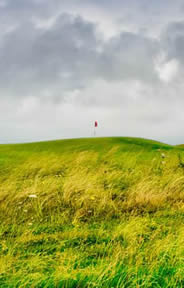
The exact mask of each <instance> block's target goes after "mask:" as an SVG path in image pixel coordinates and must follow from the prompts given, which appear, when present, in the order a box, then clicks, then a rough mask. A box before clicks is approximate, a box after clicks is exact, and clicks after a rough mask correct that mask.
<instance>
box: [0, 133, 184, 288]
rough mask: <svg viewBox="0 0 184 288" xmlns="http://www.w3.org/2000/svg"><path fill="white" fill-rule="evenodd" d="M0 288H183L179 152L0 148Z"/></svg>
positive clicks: (128, 142) (118, 144) (88, 142)
mask: <svg viewBox="0 0 184 288" xmlns="http://www.w3.org/2000/svg"><path fill="white" fill-rule="evenodd" d="M0 287H12V288H14V287H94V288H96V287H101V288H102V287H184V148H183V147H182V146H181V147H177V146H170V145H167V144H163V143H160V142H156V141H151V140H145V139H139V138H121V137H119V138H93V139H73V140H62V141H50V142H40V143H30V144H14V145H0Z"/></svg>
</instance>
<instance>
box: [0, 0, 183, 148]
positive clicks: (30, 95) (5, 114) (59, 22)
mask: <svg viewBox="0 0 184 288" xmlns="http://www.w3.org/2000/svg"><path fill="white" fill-rule="evenodd" d="M68 2H69V3H68ZM182 2H183V1H179V0H178V1H177V0H176V1H175V2H174V3H173V1H167V5H166V3H164V1H163V2H161V1H154V2H152V3H149V5H148V2H147V1H146V0H144V1H141V0H138V1H137V0H136V1H135V0H132V1H129V2H127V1H119V0H117V1H112V0H108V1H100V3H99V1H92V0H87V1H82V0H79V1H78V2H77V4H76V1H74V0H73V1H72V0H71V1H65V0H64V1H57V0H53V1H49V0H44V1H42V0H29V1H25V0H6V1H0V31H1V33H0V120H1V121H0V123H1V124H0V131H1V143H5V142H22V141H35V140H44V139H53V138H67V137H90V136H91V135H92V131H93V129H92V128H93V127H92V126H93V123H94V120H98V121H99V129H98V134H99V136H111V135H112V136H116V135H117V136H140V137H147V138H155V139H158V140H162V141H165V142H169V143H182V142H184V134H183V132H182V121H183V102H184V100H183V93H184V87H183V86H184V85H183V63H184V17H183V16H182V14H183V12H184V5H183V3H182Z"/></svg>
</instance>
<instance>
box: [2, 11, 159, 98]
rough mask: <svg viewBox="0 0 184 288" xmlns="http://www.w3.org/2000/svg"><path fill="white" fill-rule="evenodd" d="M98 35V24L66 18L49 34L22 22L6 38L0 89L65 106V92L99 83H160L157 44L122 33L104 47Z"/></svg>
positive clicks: (147, 39)
mask: <svg viewBox="0 0 184 288" xmlns="http://www.w3.org/2000/svg"><path fill="white" fill-rule="evenodd" d="M97 35H98V34H97V26H96V25H95V24H93V23H90V22H87V21H85V20H84V19H82V18H81V17H74V16H71V15H69V14H62V15H61V16H60V17H58V18H57V21H56V22H55V23H54V24H53V25H52V26H51V27H50V28H49V29H38V28H36V27H35V26H34V24H33V23H32V22H24V25H21V26H18V27H17V29H15V30H13V31H12V32H10V33H8V34H6V35H5V36H4V38H3V43H2V45H1V50H0V75H1V76H0V85H1V89H2V90H3V92H4V94H6V93H7V95H8V96H13V97H16V96H26V95H37V96H38V97H41V96H44V94H45V93H46V94H47V96H48V97H50V98H51V99H52V98H53V100H54V99H55V97H56V98H58V97H60V98H61V100H62V99H63V98H65V95H64V92H65V91H67V90H73V89H81V88H83V87H86V86H87V85H88V84H89V82H90V81H94V80H95V79H97V78H101V79H105V80H107V81H124V80H125V79H139V80H140V81H146V82H147V81H148V82H150V81H157V80H158V79H157V75H156V73H155V71H154V57H155V56H156V55H157V53H158V43H157V42H156V41H155V40H152V39H151V38H145V37H143V36H141V35H139V34H133V33H121V34H120V35H118V36H116V37H113V38H111V39H109V40H108V41H107V42H104V41H102V40H99V38H98V36H97ZM45 91H46V92H45ZM48 94H49V95H48Z"/></svg>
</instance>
